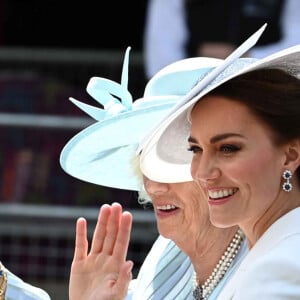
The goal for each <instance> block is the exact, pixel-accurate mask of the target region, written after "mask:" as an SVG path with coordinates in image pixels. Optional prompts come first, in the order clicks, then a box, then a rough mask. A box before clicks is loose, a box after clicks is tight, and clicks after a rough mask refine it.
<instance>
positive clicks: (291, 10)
mask: <svg viewBox="0 0 300 300" xmlns="http://www.w3.org/2000/svg"><path fill="white" fill-rule="evenodd" d="M299 3H300V1H298V0H287V1H282V0H280V1H278V0H269V1H266V0H261V1H255V0H242V1H240V0H238V1H237V0H224V1H222V8H220V5H221V4H220V2H219V1H216V0H210V1H197V0H186V1H185V0H153V1H152V0H138V1H135V0H133V1H118V2H114V1H101V2H99V3H95V1H84V2H80V1H79V2H78V1H77V2H76V1H75V2H74V1H72V2H71V1H56V0H52V1H51V0H44V1H36V0H26V1H21V0H19V1H17V0H0V145H1V147H0V260H1V261H2V262H3V263H4V265H5V266H6V267H7V268H8V269H10V270H11V271H12V272H13V273H15V274H16V275H18V276H20V277H21V278H22V279H24V280H25V281H27V282H29V283H31V284H34V285H37V286H39V287H42V288H44V289H45V290H46V291H47V292H48V293H49V294H50V296H51V297H52V299H67V298H68V293H67V289H68V277H69V269H70V264H71V260H72V256H73V246H74V235H75V222H76V219H77V217H79V216H84V217H86V218H87V219H88V221H89V226H90V227H89V233H90V235H91V233H92V229H93V227H94V225H95V222H96V218H97V214H98V208H99V207H100V205H101V204H103V203H112V202H114V201H118V202H120V203H122V204H123V206H124V207H125V208H126V209H129V210H131V211H132V213H133V214H134V224H133V232H132V239H131V244H130V249H129V258H130V259H132V260H133V261H134V262H135V269H134V275H136V274H137V272H138V269H139V267H140V265H141V263H142V261H143V259H144V257H145V255H146V253H147V252H148V250H149V249H150V247H151V245H152V243H153V241H154V240H155V238H156V237H157V231H156V225H155V218H154V215H153V212H152V210H151V209H148V210H145V209H143V208H142V207H140V206H139V204H138V203H137V194H136V193H135V192H130V191H125V190H118V189H111V188H106V187H101V186H96V185H93V184H89V183H85V182H82V181H80V180H78V179H75V178H72V177H71V176H69V175H67V174H66V173H64V171H63V170H62V169H61V167H60V165H59V154H60V151H61V150H62V148H63V146H64V145H65V143H66V142H67V141H68V140H69V139H70V138H71V137H72V136H74V135H75V134H76V133H77V132H79V131H80V130H81V129H82V128H84V127H86V126H88V125H89V124H92V121H91V119H90V118H87V116H86V115H85V114H84V113H82V112H81V111H80V110H79V109H78V108H76V107H75V106H74V105H72V104H71V103H70V102H69V100H68V98H69V97H70V96H72V97H74V98H76V99H79V100H83V101H86V102H87V103H89V104H95V103H93V100H92V99H91V97H90V96H89V95H88V94H87V93H86V91H85V88H86V85H87V83H88V81H89V79H90V78H91V77H93V76H100V77H105V78H108V79H111V80H114V81H117V82H120V79H121V70H122V63H123V58H124V53H125V50H126V48H127V47H128V46H131V47H132V50H131V54H130V63H129V91H130V92H131V93H132V95H133V97H134V99H136V98H139V97H141V96H142V95H143V90H144V87H145V84H146V81H147V79H149V78H150V77H151V76H152V75H153V74H154V73H155V72H156V71H157V70H159V69H160V68H162V67H163V66H164V65H166V64H168V63H171V62H172V61H174V60H177V59H182V58H185V57H188V56H190V55H193V56H196V55H209V53H215V50H216V48H215V46H216V44H213V46H214V47H213V48H209V47H208V48H207V47H206V46H211V42H213V43H215V42H221V44H220V48H218V50H221V51H220V52H218V53H219V54H220V53H221V54H220V57H226V56H227V54H228V53H227V52H226V51H227V50H228V49H229V51H230V52H231V51H232V49H234V48H235V47H236V45H238V44H239V43H240V42H241V41H242V40H244V39H245V37H248V36H249V34H251V33H253V32H254V31H255V30H257V29H258V28H259V27H260V26H261V25H263V24H264V23H265V22H268V23H269V24H272V25H271V26H269V29H267V31H266V34H265V37H266V39H264V40H262V43H261V44H260V45H258V47H255V48H254V49H253V51H252V52H251V53H248V55H249V56H254V57H260V56H264V55H265V54H269V53H268V52H272V51H275V50H278V49H280V48H283V47H287V46H290V45H293V44H296V43H299V42H300V38H299V32H300V30H299V19H300V18H298V15H299V14H298V13H299V9H300V7H299ZM241 4H243V5H241ZM227 9H228V11H227ZM217 13H218V14H217ZM232 13H234V16H235V17H233V15H232ZM237 16H238V17H237ZM229 20H230V21H231V22H228V21H229ZM238 20H239V21H240V22H237V21H238ZM232 21H234V22H232ZM227 23H229V24H227ZM227 26H228V28H229V29H228V30H227V31H228V32H230V37H228V36H227V35H226V34H227V33H226V32H225V31H226V30H225V28H227ZM242 28H243V30H241V29H242ZM221 29H222V30H221ZM233 29H234V30H233ZM233 33H234V34H235V36H234V37H233V36H232V34H233ZM207 37H208V38H209V41H208V42H209V43H208V44H206V43H205V42H206V40H205V39H206V38H207ZM224 42H225V43H226V44H225V46H226V47H223V48H222V47H221V46H224ZM228 43H229V47H228ZM187 44H189V48H188V47H185V46H183V45H187ZM203 45H204V46H205V47H203ZM217 46H218V47H219V44H218V43H217ZM232 47H233V48H232ZM187 49H188V51H187ZM224 49H225V50H226V51H224V52H222V51H223V50H224ZM230 52H229V53H230ZM225 53H227V54H226V55H225ZM149 65H150V67H149Z"/></svg>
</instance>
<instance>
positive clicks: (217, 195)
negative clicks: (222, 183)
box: [208, 188, 238, 200]
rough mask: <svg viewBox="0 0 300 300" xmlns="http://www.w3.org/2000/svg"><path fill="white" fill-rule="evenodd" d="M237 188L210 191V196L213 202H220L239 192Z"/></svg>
mask: <svg viewBox="0 0 300 300" xmlns="http://www.w3.org/2000/svg"><path fill="white" fill-rule="evenodd" d="M237 190H238V189H237V188H231V189H222V190H218V191H216V190H214V191H208V196H209V198H210V199H211V200H219V199H224V198H228V197H230V196H232V195H233V194H235V193H236V192H237Z"/></svg>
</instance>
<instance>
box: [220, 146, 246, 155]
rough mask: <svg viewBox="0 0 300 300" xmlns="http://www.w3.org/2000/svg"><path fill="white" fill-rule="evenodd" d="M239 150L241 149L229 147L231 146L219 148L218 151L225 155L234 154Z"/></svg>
mask: <svg viewBox="0 0 300 300" xmlns="http://www.w3.org/2000/svg"><path fill="white" fill-rule="evenodd" d="M240 149H241V147H239V146H236V145H231V144H226V145H222V146H221V147H220V151H221V152H223V153H225V154H230V153H234V152H237V151H239V150H240Z"/></svg>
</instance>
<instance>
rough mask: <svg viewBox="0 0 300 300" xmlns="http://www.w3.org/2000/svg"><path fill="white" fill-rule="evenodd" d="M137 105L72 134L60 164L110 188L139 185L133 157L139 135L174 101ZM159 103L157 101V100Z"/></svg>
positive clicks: (159, 117)
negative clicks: (132, 108)
mask: <svg viewBox="0 0 300 300" xmlns="http://www.w3.org/2000/svg"><path fill="white" fill-rule="evenodd" d="M174 101H175V100H174V99H170V101H164V103H163V104H157V105H152V106H151V107H145V108H139V107H137V108H136V109H135V110H134V111H128V112H125V113H122V114H120V115H118V116H115V117H113V118H110V119H107V120H104V121H101V122H97V123H95V124H93V125H90V126H89V127H87V128H86V129H84V130H82V131H81V132H79V133H78V134H77V135H75V136H74V137H73V138H72V139H71V140H70V141H69V142H68V143H67V144H66V145H65V147H64V148H63V150H62V152H61V155H60V164H61V166H62V168H63V169H64V171H65V172H67V173H68V174H70V175H72V176H74V177H76V178H78V179H80V180H83V181H86V182H90V183H94V184H98V185H103V186H107V187H112V188H118V189H126V190H135V191H138V190H140V189H141V184H142V182H141V180H142V178H140V176H139V174H138V173H136V171H135V168H134V167H133V159H134V157H135V156H136V149H137V146H138V143H139V142H140V140H141V138H142V137H143V136H144V135H145V134H146V132H148V130H150V129H151V128H152V126H153V125H154V124H156V123H158V122H159V121H160V120H161V119H162V117H163V116H164V115H165V114H166V111H167V110H169V109H170V108H171V107H172V106H173V105H174V103H175V102H174ZM157 102H158V103H159V101H157Z"/></svg>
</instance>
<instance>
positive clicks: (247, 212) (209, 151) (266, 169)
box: [189, 96, 286, 230]
mask: <svg viewBox="0 0 300 300" xmlns="http://www.w3.org/2000/svg"><path fill="white" fill-rule="evenodd" d="M191 122H192V125H191V133H190V138H189V144H190V150H191V151H193V160H192V164H191V173H192V176H193V178H194V180H195V181H196V182H197V183H199V184H200V185H201V186H202V187H203V188H204V191H205V193H206V198H207V201H208V204H209V210H210V218H211V221H212V223H213V224H215V225H216V226H219V227H228V226H232V225H234V224H239V225H240V226H241V227H244V228H250V230H252V229H253V227H254V226H255V225H257V224H264V223H265V222H264V220H267V219H268V217H269V216H271V215H272V214H273V213H274V211H277V210H280V207H281V205H282V202H281V201H282V199H281V198H282V196H281V195H282V194H284V192H282V190H281V175H282V171H283V170H284V168H285V162H286V155H285V148H284V146H275V145H274V143H273V140H272V133H271V130H270V129H269V128H268V127H267V126H266V125H265V124H264V123H263V122H261V121H260V120H258V118H256V117H255V115H254V114H253V113H251V112H250V111H249V110H248V109H247V107H246V106H244V105H242V104H241V103H239V102H236V101H230V100H229V99H226V98H224V97H220V96H206V97H204V98H203V99H202V100H201V101H199V102H198V103H197V104H196V105H195V107H194V109H193V111H192V114H191ZM285 200H286V199H285ZM251 228H252V229H251Z"/></svg>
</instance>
